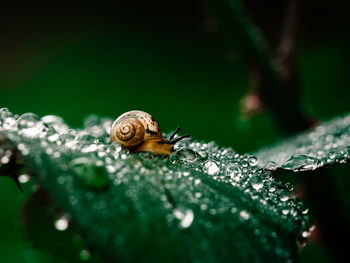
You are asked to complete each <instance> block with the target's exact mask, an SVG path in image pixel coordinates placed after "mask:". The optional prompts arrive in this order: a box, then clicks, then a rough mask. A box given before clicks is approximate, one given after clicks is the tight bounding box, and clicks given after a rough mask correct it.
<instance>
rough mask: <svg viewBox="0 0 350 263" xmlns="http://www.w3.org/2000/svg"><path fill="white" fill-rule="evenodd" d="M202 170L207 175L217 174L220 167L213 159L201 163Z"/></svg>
mask: <svg viewBox="0 0 350 263" xmlns="http://www.w3.org/2000/svg"><path fill="white" fill-rule="evenodd" d="M203 171H204V172H206V173H207V174H209V175H218V174H219V173H220V168H219V166H218V165H217V163H216V162H214V161H208V162H206V163H205V164H204V165H203Z"/></svg>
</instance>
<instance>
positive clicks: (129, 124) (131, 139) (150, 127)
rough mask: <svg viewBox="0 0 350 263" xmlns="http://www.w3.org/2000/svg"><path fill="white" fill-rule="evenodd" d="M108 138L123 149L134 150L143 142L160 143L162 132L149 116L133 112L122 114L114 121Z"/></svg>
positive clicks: (141, 112) (140, 112) (144, 113)
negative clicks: (152, 141) (156, 141)
mask: <svg viewBox="0 0 350 263" xmlns="http://www.w3.org/2000/svg"><path fill="white" fill-rule="evenodd" d="M110 138H111V141H113V142H117V143H119V144H120V145H121V146H122V147H123V148H125V149H129V150H134V149H136V148H137V147H139V146H140V145H141V144H143V142H144V141H148V140H159V141H161V140H162V132H161V130H160V128H159V125H158V123H157V122H156V121H155V120H154V119H153V118H152V116H151V115H150V114H148V113H147V112H144V111H138V110H133V111H129V112H126V113H124V114H122V115H121V116H119V117H118V119H116V120H115V121H114V123H113V125H112V128H111V133H110Z"/></svg>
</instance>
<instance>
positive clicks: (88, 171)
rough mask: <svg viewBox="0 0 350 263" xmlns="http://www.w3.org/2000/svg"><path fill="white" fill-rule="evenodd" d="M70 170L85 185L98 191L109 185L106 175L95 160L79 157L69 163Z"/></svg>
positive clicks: (102, 167)
mask: <svg viewBox="0 0 350 263" xmlns="http://www.w3.org/2000/svg"><path fill="white" fill-rule="evenodd" d="M70 165H71V168H72V170H73V171H74V172H75V173H76V175H77V176H78V178H79V179H81V181H82V182H83V183H85V185H87V186H89V187H92V188H95V189H100V188H105V187H106V186H108V184H109V178H108V173H107V171H106V169H105V168H104V166H102V165H98V163H97V161H96V160H93V159H89V158H87V157H79V158H77V159H74V160H73V161H71V162H70Z"/></svg>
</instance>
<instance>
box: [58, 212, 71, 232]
mask: <svg viewBox="0 0 350 263" xmlns="http://www.w3.org/2000/svg"><path fill="white" fill-rule="evenodd" d="M54 225H55V228H56V229H57V230H58V231H65V230H66V229H67V228H68V226H69V220H68V218H67V216H65V215H64V216H62V217H60V218H58V219H57V220H56V221H55V224H54Z"/></svg>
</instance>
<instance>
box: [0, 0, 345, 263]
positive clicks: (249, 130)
mask: <svg viewBox="0 0 350 263" xmlns="http://www.w3.org/2000/svg"><path fill="white" fill-rule="evenodd" d="M300 2H302V3H301V4H300V5H299V12H298V30H297V37H296V64H297V72H298V75H299V78H300V79H299V81H300V94H299V95H300V107H301V109H302V110H303V111H304V112H305V114H306V115H309V116H311V117H313V118H314V119H316V120H321V121H322V120H327V119H330V118H332V117H334V116H337V115H339V114H343V113H346V112H347V111H349V99H350V98H349V91H348V90H349V86H350V85H349V84H350V74H349V68H350V34H349V28H350V20H349V19H348V10H349V8H350V2H349V1H345V0H344V1H342V0H333V1H326V0H319V1H314V0H305V1H300ZM243 3H244V4H245V6H246V9H247V11H248V13H249V14H250V15H251V17H252V18H253V20H254V21H255V22H256V24H257V25H258V26H260V28H261V30H262V32H263V33H264V35H265V37H266V39H267V41H268V42H269V44H270V45H271V49H272V50H274V48H276V46H277V42H278V38H279V36H280V34H281V30H282V28H281V24H282V23H281V20H283V14H284V9H285V3H284V1H277V0H270V1H258V0H246V1H243ZM210 6H211V5H210V4H208V3H207V2H206V1H200V0H187V1H184V0H179V1H175V2H174V1H171V2H169V1H158V0H149V1H140V2H137V1H117V0H116V1H113V2H109V1H96V2H95V3H92V4H88V3H87V2H74V3H63V2H61V1H57V2H45V3H40V4H39V3H35V2H32V1H29V2H25V3H23V2H20V1H11V3H7V4H6V5H5V4H1V8H0V30H1V33H0V108H1V107H7V108H9V109H10V110H11V111H12V112H14V113H17V114H22V113H25V112H34V113H36V114H38V115H39V116H44V115H48V114H55V115H59V116H61V117H63V118H64V119H65V121H66V122H67V123H68V124H69V125H70V126H71V127H73V128H78V127H81V125H82V122H83V119H84V117H85V116H86V115H88V114H91V113H94V114H98V115H102V116H108V117H113V118H116V117H118V116H119V115H120V114H122V113H123V112H126V111H129V110H133V109H139V110H144V111H147V112H149V113H151V114H152V115H153V117H154V118H155V119H156V120H157V121H158V123H159V124H160V126H161V128H162V130H163V132H170V131H172V130H173V129H175V128H176V127H177V126H180V127H182V132H183V133H190V134H191V136H192V138H194V139H196V140H203V141H216V142H217V143H219V144H220V145H221V146H230V147H233V148H234V149H235V150H236V151H237V152H238V153H241V154H243V153H245V152H249V151H254V150H255V149H258V148H259V147H262V146H265V145H268V144H271V143H273V142H275V141H278V140H280V139H281V138H283V134H282V133H281V132H280V130H279V126H278V125H276V123H275V121H274V120H273V118H272V117H271V115H270V114H269V112H267V111H263V110H260V111H259V112H257V113H256V114H244V113H242V98H244V97H245V96H246V94H247V93H248V92H249V90H250V87H251V80H250V77H249V72H248V71H247V63H246V60H245V57H244V56H242V55H241V53H240V50H239V49H235V48H234V47H233V46H232V45H231V44H230V43H229V42H230V41H227V39H228V38H230V39H231V41H232V40H233V42H234V41H237V42H239V41H240V39H239V37H240V36H239V34H236V33H235V31H234V30H231V31H230V32H229V34H230V36H227V31H225V30H222V26H221V24H220V22H219V21H220V19H219V18H218V17H217V16H218V14H217V13H215V11H213V10H211V8H210ZM274 99H275V100H279V98H278V97H277V96H276V98H274ZM286 118H288V116H286ZM348 173H349V168H348V167H346V168H344V167H341V168H335V169H334V174H335V175H334V178H335V179H334V184H335V185H336V186H337V187H338V186H339V188H337V189H339V191H338V193H339V196H338V197H337V198H338V199H339V200H340V202H342V205H343V206H344V208H349V206H348V205H349V202H348V201H347V200H349V194H348V193H347V191H346V189H347V188H346V187H345V186H344V185H350V184H349V182H346V180H347V181H349V179H346V178H345V176H344V175H346V174H348ZM0 198H1V199H2V201H1V202H0V215H1V216H0V261H1V262H41V261H39V260H38V261H31V260H30V259H29V258H30V256H28V255H26V254H25V253H23V251H24V250H23V247H24V246H27V245H28V244H27V243H26V242H25V241H24V239H23V237H22V231H21V227H20V220H19V210H20V204H21V201H23V199H24V196H23V195H22V194H21V193H20V192H19V191H18V189H17V188H16V186H15V185H14V184H13V182H12V181H10V179H9V178H0ZM347 211H348V212H347V214H348V215H349V209H348V210H347ZM50 242H55V241H54V240H50ZM315 252H317V253H315ZM28 253H29V252H28ZM30 253H32V254H33V253H34V254H35V253H36V252H35V251H34V250H32V251H31V252H30ZM32 258H33V257H32ZM50 260H53V259H50ZM50 260H49V259H47V261H46V262H51V261H50ZM301 261H303V262H333V261H332V258H331V256H330V254H329V251H328V249H327V247H326V246H323V245H320V244H317V243H313V242H310V245H308V246H306V247H305V248H304V249H303V250H302V251H301ZM52 262H53V261H52Z"/></svg>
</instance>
